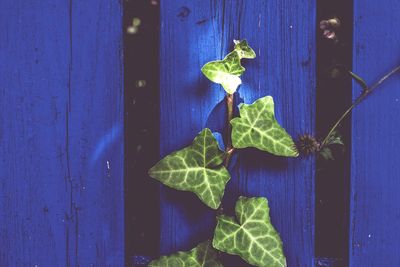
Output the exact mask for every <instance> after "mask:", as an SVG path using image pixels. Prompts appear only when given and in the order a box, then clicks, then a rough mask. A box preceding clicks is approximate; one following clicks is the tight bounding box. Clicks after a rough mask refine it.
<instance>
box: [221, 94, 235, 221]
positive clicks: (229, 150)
mask: <svg viewBox="0 0 400 267" xmlns="http://www.w3.org/2000/svg"><path fill="white" fill-rule="evenodd" d="M225 100H226V108H227V121H226V137H225V140H226V146H225V159H224V166H225V168H228V166H229V163H230V161H231V159H232V156H233V153H234V152H235V148H234V147H233V146H232V137H231V135H232V125H231V120H232V119H233V102H234V98H233V94H227V95H226V97H225ZM223 211H224V209H223V207H222V203H221V205H220V206H219V208H218V210H217V215H221V214H222V213H223Z"/></svg>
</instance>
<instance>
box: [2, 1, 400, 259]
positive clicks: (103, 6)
mask: <svg viewBox="0 0 400 267" xmlns="http://www.w3.org/2000/svg"><path fill="white" fill-rule="evenodd" d="M149 2H150V1H149ZM353 2H354V12H353V18H352V20H353V21H354V24H353V25H345V27H353V40H352V42H351V44H352V49H353V69H354V71H355V72H356V73H358V74H360V75H361V76H362V77H364V78H365V79H366V80H367V82H369V83H372V82H374V81H376V79H377V78H379V77H380V76H382V74H384V73H385V72H387V71H388V70H390V68H392V67H393V66H395V65H396V64H399V63H400V46H399V43H400V28H399V27H398V24H399V23H398V22H399V19H398V14H399V12H400V2H399V1H396V0H383V1H379V2H377V1H372V0H354V1H353ZM153 4H156V5H159V8H160V41H159V42H160V43H159V47H160V49H159V51H160V55H159V69H160V73H159V77H156V78H155V79H159V82H160V95H159V97H160V139H159V142H160V156H164V155H166V154H168V153H170V152H171V151H174V150H177V149H179V148H182V147H183V146H185V145H187V144H189V143H190V141H191V140H192V138H193V137H194V136H195V135H196V133H198V132H199V131H200V130H201V129H203V128H204V127H209V128H211V129H212V130H213V131H220V130H221V127H222V125H221V124H222V121H221V119H220V118H221V117H223V114H224V113H223V112H224V110H223V109H222V108H221V101H222V100H223V98H224V93H223V90H221V88H220V87H219V86H217V85H215V84H212V83H211V82H209V81H208V80H207V79H206V78H205V77H204V76H203V75H202V74H201V72H200V68H201V67H202V65H203V64H204V63H206V62H207V61H211V60H214V59H218V58H222V57H223V56H224V55H225V54H226V53H227V51H228V50H229V49H231V48H232V44H233V43H232V41H233V39H240V38H245V39H247V40H248V41H249V43H250V45H251V46H252V47H253V48H254V50H255V52H256V53H257V58H256V59H255V60H253V61H251V62H250V61H249V62H245V66H246V69H247V71H246V73H245V74H244V75H243V85H241V87H240V89H239V92H238V95H237V99H238V100H240V101H243V102H245V103H252V102H253V101H254V100H256V99H257V98H259V97H262V96H265V95H271V96H273V97H274V99H275V103H276V106H275V108H276V110H275V112H276V117H277V119H278V121H279V122H280V123H281V124H282V125H283V126H284V127H285V128H286V129H287V130H288V132H289V133H290V134H291V135H293V136H294V137H297V135H299V134H302V133H311V134H313V133H315V124H316V122H315V117H316V91H317V88H316V87H317V86H316V84H317V74H316V73H317V69H318V68H320V67H321V66H317V64H316V62H317V61H316V50H317V46H316V35H317V34H319V29H318V22H317V18H316V14H317V4H319V3H318V1H315V0H311V1H310V0H297V1H294V0H280V1H263V0H252V1H244V0H243V1H241V0H226V1H213V0H211V1H204V0H192V1H187V0H186V1H184V0H161V1H160V3H158V2H157V1H155V3H153ZM123 7H124V4H123V2H122V1H110V0H97V1H94V0H86V1H75V0H69V1H49V0H42V1H34V0H25V1H22V0H2V1H0V26H1V29H0V33H1V36H0V266H131V264H132V263H131V262H130V260H129V259H130V256H133V255H126V253H125V245H126V239H130V238H132V237H129V236H126V235H125V227H129V225H128V226H126V225H125V221H126V220H125V217H124V216H125V215H124V214H125V207H126V205H129V204H128V203H124V193H125V191H124V165H125V164H126V162H125V161H124V143H125V141H124V140H125V139H124V128H125V126H124V89H125V90H127V89H126V86H125V87H124V65H123V61H124V58H123V41H124V35H123V34H124V29H123V23H122V22H123ZM125 60H127V59H126V58H125ZM142 64H143V63H142ZM349 90H351V88H349ZM359 93H360V88H359V86H358V85H357V84H354V86H353V96H354V98H355V97H357V96H358V95H359ZM399 99H400V78H399V75H398V76H396V77H394V78H392V79H391V80H390V81H388V82H387V83H385V84H384V85H383V86H382V87H381V88H380V89H379V90H377V91H376V92H374V94H373V95H372V96H371V97H369V98H368V99H367V100H366V101H365V102H363V103H362V104H361V105H360V106H359V107H358V108H357V109H356V110H355V112H354V113H353V115H352V118H351V129H352V133H351V138H349V139H350V140H349V141H351V142H350V143H351V159H350V160H349V162H348V164H351V165H349V166H350V179H351V180H350V184H351V186H350V188H349V190H350V197H349V203H348V207H349V210H348V221H347V227H348V229H349V234H348V245H349V251H348V253H347V254H348V259H346V260H345V262H342V263H341V264H342V265H336V266H354V267H360V266H362V267H364V266H371V267H375V266H400V253H399V251H400V226H399V225H400V224H399V222H400V194H399V193H398V191H399V190H400V173H399V171H398V170H397V167H398V166H399V165H400V157H399V156H398V155H399V152H400V145H399V141H398V137H399V136H400V127H399V125H400V100H399ZM144 119H145V118H144ZM126 138H129V136H127V137H126ZM347 146H348V147H349V149H350V144H347ZM254 153H255V154H254ZM315 169H316V166H315V160H314V159H313V157H308V158H301V159H282V158H276V157H272V156H268V155H267V156H266V155H264V154H261V153H257V152H254V151H247V150H244V151H243V152H241V153H240V154H239V155H238V158H237V159H236V164H235V166H234V167H233V169H232V179H231V181H230V183H229V185H228V187H227V191H226V193H225V195H226V197H225V199H224V205H225V207H227V208H226V211H227V212H228V213H229V212H232V207H233V204H234V202H235V200H236V199H237V197H238V196H239V195H247V196H265V197H267V198H268V199H269V203H270V208H271V218H272V222H273V224H274V225H275V226H276V228H277V230H278V231H279V233H280V235H281V237H282V240H283V243H284V251H285V254H286V256H287V260H288V266H290V267H291V266H301V267H303V266H334V264H335V263H324V262H325V261H319V260H318V259H317V258H318V257H319V256H320V255H316V254H315V242H314V240H315V231H314V229H315V205H316V201H315ZM133 178H134V177H133ZM125 179H127V178H126V177H125ZM144 205H145V204H144ZM229 207H231V208H229ZM194 211H195V212H194ZM214 215H215V214H214V212H212V211H210V210H209V209H208V208H206V207H205V206H204V205H203V204H201V203H200V202H199V201H198V200H197V199H196V198H195V197H194V196H192V195H191V194H187V193H181V192H180V193H176V191H173V190H170V189H167V188H165V187H161V189H160V240H159V242H160V243H159V245H160V253H162V254H166V253H171V252H173V251H175V250H187V249H190V248H191V247H193V246H195V245H196V244H197V243H198V242H199V241H203V240H204V239H206V238H207V237H211V234H212V230H213V227H214V224H215V222H214ZM155 217H158V216H155ZM332 231H335V229H332ZM327 242H329V240H327ZM345 258H346V257H345ZM347 261H348V263H347ZM233 262H234V263H230V264H231V266H241V265H243V263H240V261H238V260H237V259H236V258H235V259H234V260H233ZM331 262H334V261H331ZM323 264H326V265H323ZM328 264H331V265H328Z"/></svg>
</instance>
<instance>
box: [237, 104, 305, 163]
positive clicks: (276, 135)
mask: <svg viewBox="0 0 400 267" xmlns="http://www.w3.org/2000/svg"><path fill="white" fill-rule="evenodd" d="M239 110H240V118H234V119H233V120H231V124H232V144H233V146H234V147H236V148H246V147H255V148H258V149H260V150H263V151H267V152H269V153H272V154H274V155H278V156H286V157H297V156H298V155H299V153H298V152H297V149H296V146H295V144H294V142H293V139H292V137H291V136H290V135H289V134H288V133H287V132H286V131H285V129H283V128H282V127H281V126H280V125H279V123H278V122H277V121H276V118H275V113H274V100H273V98H272V97H271V96H266V97H263V98H260V99H258V100H257V101H255V102H254V103H253V104H251V105H246V104H242V105H240V106H239Z"/></svg>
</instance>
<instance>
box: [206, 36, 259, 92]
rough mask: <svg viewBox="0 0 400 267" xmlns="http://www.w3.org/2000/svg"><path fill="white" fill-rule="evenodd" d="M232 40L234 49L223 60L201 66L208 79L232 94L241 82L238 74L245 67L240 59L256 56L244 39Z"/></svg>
mask: <svg viewBox="0 0 400 267" xmlns="http://www.w3.org/2000/svg"><path fill="white" fill-rule="evenodd" d="M234 42H235V49H234V50H233V51H232V52H231V53H229V54H228V55H227V56H226V57H225V58H224V59H223V60H216V61H211V62H208V63H206V64H205V65H204V66H203V67H202V68H201V71H202V72H203V74H204V75H205V76H206V77H207V78H208V79H209V80H211V81H212V82H215V83H219V84H221V85H222V87H223V88H224V90H225V91H226V92H227V93H228V94H233V93H234V92H235V91H236V90H237V88H238V86H239V85H240V84H241V83H242V80H241V79H240V78H239V76H240V75H242V74H243V72H244V71H245V68H244V67H243V66H242V65H241V64H240V59H242V58H254V57H255V56H256V54H255V52H254V51H253V49H251V47H250V46H249V45H248V44H247V41H246V40H243V41H236V40H235V41H234Z"/></svg>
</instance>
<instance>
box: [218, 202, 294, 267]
mask: <svg viewBox="0 0 400 267" xmlns="http://www.w3.org/2000/svg"><path fill="white" fill-rule="evenodd" d="M235 213H236V218H237V220H238V222H237V221H236V220H235V219H234V218H232V217H228V216H226V215H220V216H218V217H217V227H216V229H215V232H214V239H213V246H214V247H215V248H216V249H218V250H221V251H223V252H226V253H229V254H233V255H239V256H240V257H241V258H243V259H244V260H245V261H247V262H248V263H250V264H253V265H255V266H260V267H264V266H265V267H275V266H286V258H285V255H284V254H283V249H282V241H281V239H280V237H279V234H278V232H277V231H276V230H275V228H274V227H273V225H272V224H271V221H270V217H269V207H268V201H267V199H266V198H263V197H255V198H246V197H240V198H239V200H238V201H237V202H236V207H235Z"/></svg>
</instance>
